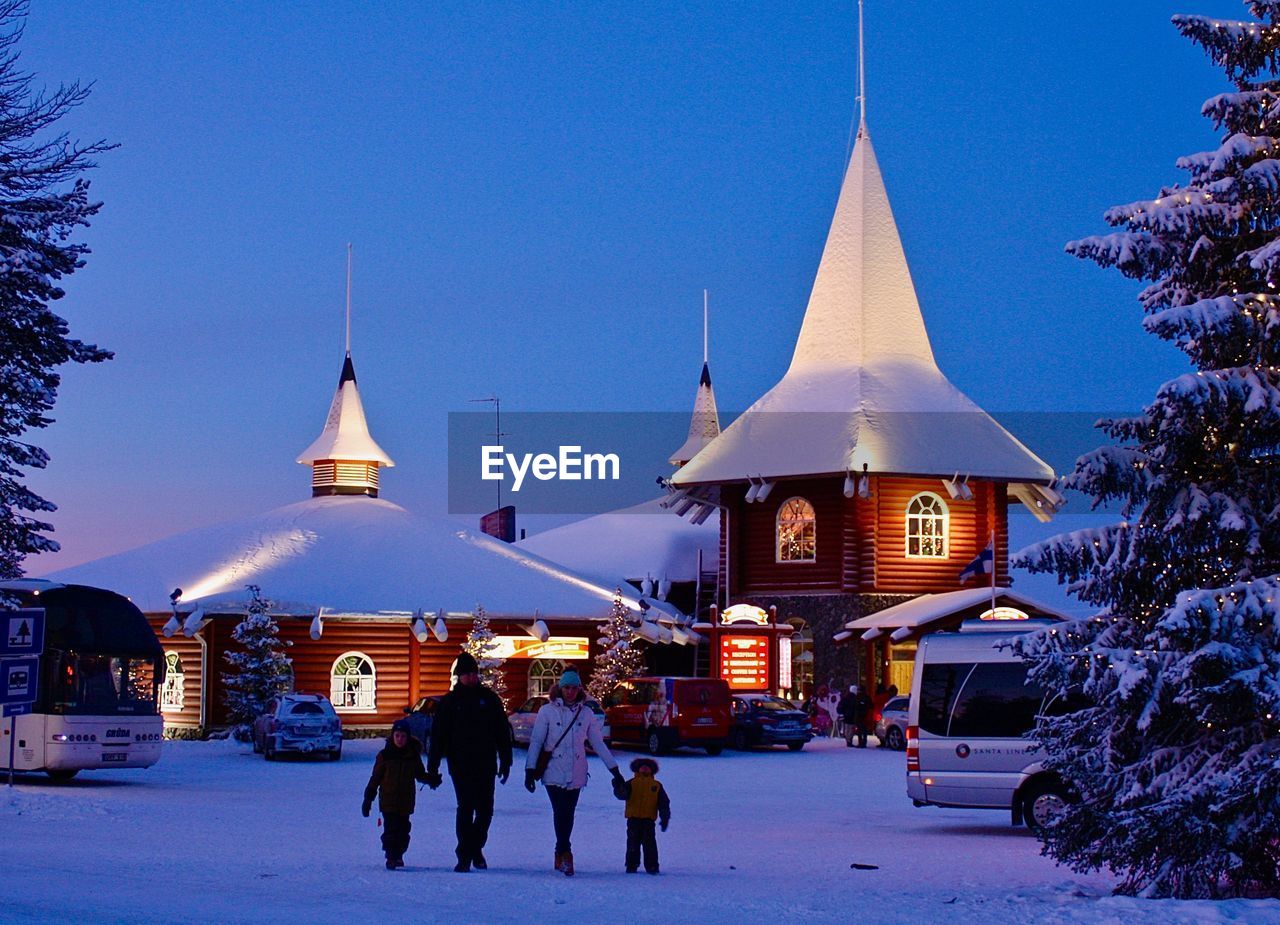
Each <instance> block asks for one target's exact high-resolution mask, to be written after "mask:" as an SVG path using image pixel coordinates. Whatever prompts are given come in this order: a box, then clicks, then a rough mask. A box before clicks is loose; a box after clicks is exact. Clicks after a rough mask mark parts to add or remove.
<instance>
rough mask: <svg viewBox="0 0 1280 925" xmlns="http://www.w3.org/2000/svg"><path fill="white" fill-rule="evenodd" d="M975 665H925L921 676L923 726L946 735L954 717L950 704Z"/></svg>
mask: <svg viewBox="0 0 1280 925" xmlns="http://www.w3.org/2000/svg"><path fill="white" fill-rule="evenodd" d="M972 670H973V665H971V664H968V663H963V664H954V665H952V664H945V663H942V664H937V663H935V664H931V665H925V666H924V676H923V677H922V678H921V679H920V717H919V719H920V728H921V729H922V730H924V731H925V732H929V733H932V734H933V735H939V736H944V735H946V734H947V722H948V720H950V718H951V706H952V704H954V703H955V700H956V694H958V693H959V692H960V686H961V685H962V684H963V683H964V679H965V678H967V677H968V676H969V672H971V671H972Z"/></svg>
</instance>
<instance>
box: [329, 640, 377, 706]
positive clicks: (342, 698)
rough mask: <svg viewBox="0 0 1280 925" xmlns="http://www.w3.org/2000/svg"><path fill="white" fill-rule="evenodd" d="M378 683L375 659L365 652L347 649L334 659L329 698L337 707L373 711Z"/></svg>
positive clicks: (330, 676)
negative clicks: (374, 664)
mask: <svg viewBox="0 0 1280 925" xmlns="http://www.w3.org/2000/svg"><path fill="white" fill-rule="evenodd" d="M377 687H378V681H377V675H376V673H375V672H374V670H373V659H371V658H369V656H367V655H365V654H364V653H363V652H346V653H344V654H342V655H339V656H338V658H337V659H336V660H335V661H334V663H333V671H332V672H330V675H329V701H330V702H331V703H332V704H333V708H334V709H335V710H338V711H339V712H346V713H358V712H368V713H372V712H373V711H374V709H375V708H376V699H375V692H376V691H377Z"/></svg>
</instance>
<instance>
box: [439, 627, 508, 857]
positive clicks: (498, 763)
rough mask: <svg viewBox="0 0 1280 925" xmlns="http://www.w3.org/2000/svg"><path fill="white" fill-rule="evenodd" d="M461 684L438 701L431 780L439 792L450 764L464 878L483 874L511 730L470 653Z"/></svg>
mask: <svg viewBox="0 0 1280 925" xmlns="http://www.w3.org/2000/svg"><path fill="white" fill-rule="evenodd" d="M453 673H454V675H456V676H457V678H458V683H457V684H456V685H454V688H453V690H451V691H450V692H449V693H447V694H445V695H444V696H443V697H441V698H440V703H439V704H438V705H437V706H436V713H435V720H434V722H433V724H432V727H431V752H430V755H429V757H428V759H427V778H428V783H429V784H430V786H431V789H432V790H434V789H435V788H436V787H439V786H440V784H441V782H442V778H441V777H440V759H441V758H442V757H443V758H447V759H448V761H449V777H450V779H451V780H452V781H453V792H454V794H456V795H457V798H458V816H457V826H456V827H457V832H458V849H457V854H458V863H457V865H456V866H455V867H454V868H453V869H454V870H456V871H457V872H458V873H466V872H467V871H469V870H471V868H472V867H473V866H474V867H475V868H476V869H477V870H485V869H486V868H488V866H489V865H488V864H487V863H486V861H485V859H484V853H483V849H484V845H485V842H486V841H487V840H488V838H489V823H490V822H492V821H493V780H494V777H495V775H496V776H497V778H498V780H500V781H502V782H503V783H504V784H505V783H506V782H507V775H508V774H510V773H511V728H510V727H509V726H508V725H507V714H506V712H505V711H504V710H503V708H502V700H501V699H500V698H499V697H498V695H497V694H495V693H494V692H493V691H491V690H489V688H487V687H485V686H484V685H482V684H481V683H480V667H479V666H478V665H477V664H476V660H475V659H474V658H472V657H471V655H469V654H468V653H466V652H463V653H462V654H461V655H459V656H458V661H457V662H456V663H455V665H454V668H453Z"/></svg>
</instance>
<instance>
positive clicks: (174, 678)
mask: <svg viewBox="0 0 1280 925" xmlns="http://www.w3.org/2000/svg"><path fill="white" fill-rule="evenodd" d="M185 681H186V675H185V674H183V672H182V658H181V657H180V656H179V655H178V653H177V652H166V653H165V654H164V685H163V686H162V687H161V688H160V711H161V712H162V713H178V712H180V711H181V710H182V691H183V682H185Z"/></svg>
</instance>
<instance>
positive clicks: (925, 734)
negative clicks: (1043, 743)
mask: <svg viewBox="0 0 1280 925" xmlns="http://www.w3.org/2000/svg"><path fill="white" fill-rule="evenodd" d="M1053 622H1054V621H1049V620H1027V621H1026V622H1025V623H1003V622H999V621H996V622H984V621H981V620H966V621H965V622H964V623H963V624H962V625H961V627H960V631H959V632H942V633H933V634H931V635H928V636H925V637H924V638H923V639H921V640H920V645H919V648H917V649H916V667H915V675H914V677H913V678H912V687H911V707H910V712H909V719H908V726H907V795H908V796H909V797H910V798H911V800H912V802H914V803H915V805H916V806H955V807H966V808H982V809H1002V810H1005V811H1007V812H1008V813H1009V814H1010V819H1011V821H1012V822H1013V824H1014V825H1018V824H1020V823H1024V822H1025V823H1026V824H1027V825H1028V826H1029V827H1031V828H1033V829H1034V828H1041V827H1044V826H1048V825H1052V824H1053V822H1054V821H1055V819H1056V817H1057V815H1058V814H1059V813H1060V812H1061V811H1062V808H1063V806H1064V804H1065V802H1066V801H1067V800H1069V799H1070V798H1071V795H1070V791H1069V789H1068V788H1067V787H1066V786H1065V785H1064V784H1063V782H1062V781H1061V780H1060V779H1059V778H1058V776H1057V775H1056V774H1054V773H1052V772H1051V771H1048V770H1047V769H1045V767H1044V765H1043V760H1044V752H1043V750H1041V749H1040V748H1039V746H1038V744H1037V743H1036V741H1035V740H1034V739H1033V738H1029V737H1028V734H1029V733H1030V732H1031V731H1032V730H1033V729H1034V728H1035V725H1036V717H1037V716H1040V715H1041V714H1049V715H1055V714H1057V713H1058V712H1060V711H1064V710H1069V709H1075V708H1076V707H1077V705H1076V704H1073V703H1072V704H1069V703H1068V702H1067V701H1066V700H1063V699H1060V698H1055V697H1051V696H1046V693H1045V691H1043V690H1042V689H1040V688H1039V687H1037V686H1035V685H1034V684H1031V683H1029V682H1028V681H1027V663H1026V662H1024V661H1023V660H1022V659H1020V658H1019V657H1018V656H1017V655H1015V654H1014V653H1013V651H1012V650H1011V649H1010V648H1009V647H1008V643H1009V642H1010V637H1012V636H1014V635H1016V634H1017V633H1019V632H1027V631H1029V630H1034V629H1040V628H1042V627H1044V626H1049V625H1052V624H1053Z"/></svg>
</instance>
